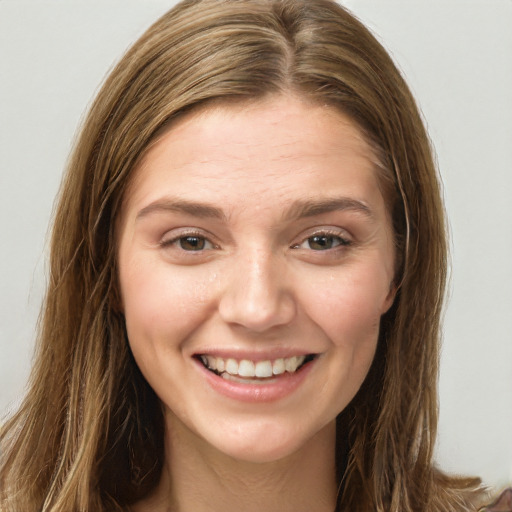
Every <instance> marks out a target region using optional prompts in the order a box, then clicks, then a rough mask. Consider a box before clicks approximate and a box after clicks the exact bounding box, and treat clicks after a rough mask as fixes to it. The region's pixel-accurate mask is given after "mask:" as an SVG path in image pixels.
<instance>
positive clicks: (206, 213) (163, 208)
mask: <svg viewBox="0 0 512 512" xmlns="http://www.w3.org/2000/svg"><path fill="white" fill-rule="evenodd" d="M159 212H176V213H185V214H188V215H191V216H193V217H199V218H205V219H206V218H210V219H211V218H214V219H219V220H225V219H226V215H225V213H224V212H223V211H222V209H221V208H218V207H216V206H213V205H209V204H206V203H198V202H195V201H188V200H186V199H178V198H165V199H162V200H158V201H155V202H154V203H151V204H149V205H148V206H146V207H144V208H142V210H140V211H139V212H138V213H137V220H139V219H141V218H143V217H146V216H148V215H149V214H151V213H159Z"/></svg>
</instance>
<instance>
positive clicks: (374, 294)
mask: <svg viewBox="0 0 512 512" xmlns="http://www.w3.org/2000/svg"><path fill="white" fill-rule="evenodd" d="M310 284H311V286H308V287H307V288H308V289H309V290H316V292H315V293H314V294H310V296H309V298H308V299H307V301H305V304H307V306H306V308H307V313H308V315H309V316H310V317H311V318H312V319H313V321H314V322H315V323H316V324H318V325H319V326H320V328H321V329H322V330H323V331H324V332H325V333H326V334H327V335H328V337H329V338H330V339H331V341H332V342H333V343H334V344H336V345H344V346H351V345H356V348H357V345H361V344H363V345H369V348H370V347H371V349H372V350H373V347H374V345H375V343H376V340H377V336H378V332H379V325H380V318H381V314H382V311H383V307H384V306H385V305H386V297H387V293H388V290H387V286H388V285H387V284H386V281H385V280H384V279H383V278H382V276H376V275H373V274H372V273H366V274H365V273H360V274H349V275H344V276H338V275H333V276H329V278H328V279H327V280H325V281H324V282H323V283H322V282H319V281H317V282H316V286H313V285H312V283H310ZM361 348H362V347H361Z"/></svg>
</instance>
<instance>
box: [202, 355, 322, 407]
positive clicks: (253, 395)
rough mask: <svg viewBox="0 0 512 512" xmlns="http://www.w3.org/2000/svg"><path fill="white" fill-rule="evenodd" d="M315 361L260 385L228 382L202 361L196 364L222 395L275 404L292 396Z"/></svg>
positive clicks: (208, 381)
mask: <svg viewBox="0 0 512 512" xmlns="http://www.w3.org/2000/svg"><path fill="white" fill-rule="evenodd" d="M315 361H316V358H315V359H313V361H310V362H309V363H307V364H305V365H304V366H303V367H302V368H300V369H299V370H297V371H296V372H294V373H287V372H285V373H283V374H282V375H279V376H276V377H275V378H273V379H272V380H269V382H261V383H258V384H251V383H247V384H242V383H240V382H234V381H231V380H227V379H224V378H222V377H220V376H219V375H217V374H216V373H213V372H211V371H210V370H207V369H206V368H205V367H204V366H203V364H202V363H201V362H200V361H196V364H197V367H198V368H199V370H200V371H201V372H202V374H203V375H204V377H205V378H206V382H207V383H208V385H209V386H210V387H211V388H212V389H213V390H214V391H216V392H217V393H220V394H221V395H224V396H227V397H228V398H233V399H235V400H239V401H241V402H273V401H276V400H281V399H282V398H285V397H286V396H288V395H291V394H292V393H293V392H294V391H295V390H296V389H297V388H298V387H299V386H300V385H301V384H302V382H303V381H304V379H305V378H306V377H307V376H308V374H309V372H310V371H311V369H312V367H313V365H314V363H315Z"/></svg>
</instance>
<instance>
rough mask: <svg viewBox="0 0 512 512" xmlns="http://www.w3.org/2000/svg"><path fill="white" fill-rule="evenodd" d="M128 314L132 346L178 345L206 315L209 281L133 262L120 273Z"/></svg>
mask: <svg viewBox="0 0 512 512" xmlns="http://www.w3.org/2000/svg"><path fill="white" fill-rule="evenodd" d="M120 284H121V292H122V301H123V309H124V315H125V318H126V327H127V331H128V338H129V340H130V345H132V348H134V346H135V345H137V344H140V343H145V344H147V343H150V344H157V343H159V341H160V342H164V341H165V343H168V344H171V345H176V344H178V343H179V342H180V339H182V338H183V337H184V336H186V335H187V333H188V332H190V331H191V330H193V329H194V326H195V325H197V324H198V322H199V319H200V318H201V317H203V316H204V315H205V314H206V311H205V309H207V305H208V302H209V299H208V279H207V278H202V277H201V275H197V272H196V273H193V272H190V271H187V269H180V271H179V272H171V271H170V267H169V266H168V265H165V264H159V263H157V262H155V263H154V264H137V263H136V262H133V263H132V264H131V265H129V266H128V265H127V266H126V267H125V268H123V267H121V270H120Z"/></svg>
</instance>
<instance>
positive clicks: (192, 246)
mask: <svg viewBox="0 0 512 512" xmlns="http://www.w3.org/2000/svg"><path fill="white" fill-rule="evenodd" d="M161 246H162V247H173V248H176V249H180V250H182V251H186V252H201V251H207V250H210V249H215V247H216V246H215V245H214V244H213V243H212V242H210V240H208V239H207V238H206V237H205V236H202V235H200V234H198V233H190V234H181V235H180V236H175V237H174V238H169V239H166V240H163V241H162V242H161Z"/></svg>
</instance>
